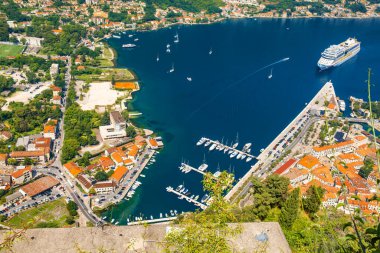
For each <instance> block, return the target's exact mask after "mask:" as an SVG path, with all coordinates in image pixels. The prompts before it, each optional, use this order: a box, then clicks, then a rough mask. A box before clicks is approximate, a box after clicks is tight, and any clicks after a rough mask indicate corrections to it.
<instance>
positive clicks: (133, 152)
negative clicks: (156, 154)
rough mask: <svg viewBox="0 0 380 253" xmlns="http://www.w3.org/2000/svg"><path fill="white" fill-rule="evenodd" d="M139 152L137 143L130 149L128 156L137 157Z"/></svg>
mask: <svg viewBox="0 0 380 253" xmlns="http://www.w3.org/2000/svg"><path fill="white" fill-rule="evenodd" d="M138 152H139V148H138V147H137V146H136V145H133V146H132V147H131V148H130V149H129V151H128V156H133V157H135V156H136V155H137V153H138Z"/></svg>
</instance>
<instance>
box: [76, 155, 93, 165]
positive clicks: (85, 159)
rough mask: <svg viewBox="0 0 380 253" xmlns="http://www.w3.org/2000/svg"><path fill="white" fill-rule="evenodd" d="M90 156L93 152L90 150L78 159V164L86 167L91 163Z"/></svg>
mask: <svg viewBox="0 0 380 253" xmlns="http://www.w3.org/2000/svg"><path fill="white" fill-rule="evenodd" d="M90 157H91V153H90V152H88V151H87V152H85V153H84V154H83V156H82V158H81V159H79V160H78V161H77V163H78V165H79V166H82V167H86V166H88V165H90Z"/></svg>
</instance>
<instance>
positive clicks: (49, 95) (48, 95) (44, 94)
mask: <svg viewBox="0 0 380 253" xmlns="http://www.w3.org/2000/svg"><path fill="white" fill-rule="evenodd" d="M41 96H42V97H43V98H45V99H46V100H47V101H50V99H52V98H53V90H52V89H47V90H44V91H43V92H42V93H41Z"/></svg>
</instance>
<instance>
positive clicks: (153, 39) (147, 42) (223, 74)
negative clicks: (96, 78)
mask: <svg viewBox="0 0 380 253" xmlns="http://www.w3.org/2000/svg"><path fill="white" fill-rule="evenodd" d="M176 32H178V34H179V40H180V42H179V43H178V44H175V43H173V41H174V37H173V36H174V35H175V34H176ZM133 34H135V36H134V37H133V38H129V37H128V36H127V35H128V34H126V35H123V36H122V38H121V39H110V40H109V41H108V42H109V43H110V45H111V46H112V47H114V48H115V50H116V51H117V53H118V60H117V65H118V66H119V67H128V68H131V69H132V70H134V71H135V72H136V74H137V75H138V77H139V79H140V82H141V91H139V92H137V93H135V94H134V96H135V99H134V101H133V103H132V105H130V107H132V108H133V110H138V111H140V112H142V113H143V116H142V117H141V118H139V119H137V120H136V123H137V124H139V125H140V126H143V127H145V128H149V129H152V130H154V131H155V132H157V133H158V134H159V135H161V136H163V139H164V142H165V148H164V149H163V150H162V151H161V152H160V154H159V155H158V156H157V158H156V159H157V162H156V163H155V164H154V165H152V166H149V169H148V170H146V171H144V172H143V174H145V175H146V177H145V178H141V177H140V179H139V181H141V182H142V183H143V185H142V186H141V187H140V188H138V190H137V192H136V194H135V196H134V197H133V199H131V200H130V201H128V202H127V201H124V202H122V203H120V204H119V205H118V206H116V207H115V208H113V209H112V210H111V211H109V212H108V213H107V214H106V215H107V216H108V219H109V220H110V219H115V221H119V222H120V224H125V223H126V219H127V218H128V217H131V216H140V215H144V216H145V217H148V218H149V217H150V215H153V216H154V217H155V218H157V217H158V216H159V214H160V213H163V214H165V213H168V214H169V210H177V211H187V210H194V209H195V206H193V205H192V204H189V203H187V202H186V201H184V200H179V199H177V198H176V197H175V195H174V194H172V193H168V192H166V190H165V188H166V187H167V186H169V185H171V186H174V187H175V186H178V185H179V184H183V183H185V185H186V187H187V188H189V190H190V191H191V192H192V194H195V195H198V194H199V195H201V196H202V195H203V192H202V186H201V180H202V177H201V176H200V175H198V174H195V173H194V172H190V173H189V174H183V173H181V172H180V171H179V169H178V165H179V164H180V162H181V160H182V159H184V160H186V161H188V162H189V163H190V164H191V165H193V166H199V165H200V164H201V162H202V160H203V156H204V155H205V156H206V160H207V163H208V164H209V168H210V171H213V172H214V171H216V170H217V167H218V164H219V166H220V168H221V169H222V170H223V169H226V170H227V169H228V168H232V171H233V172H234V173H235V175H236V178H237V179H239V178H241V177H242V175H244V174H245V173H246V172H247V171H248V169H249V167H250V165H252V163H245V162H242V161H238V160H236V159H233V160H232V159H229V158H228V156H227V155H225V154H223V153H221V152H219V151H213V152H209V151H208V150H207V149H206V148H200V147H197V146H196V145H195V143H196V142H197V141H198V139H199V138H200V137H202V136H206V137H209V138H212V139H219V140H221V139H222V138H223V137H224V140H227V139H228V140H229V142H231V141H232V140H235V138H236V134H237V133H239V142H240V143H241V145H242V144H244V143H246V142H252V143H253V148H252V153H253V154H257V153H258V152H259V150H260V149H261V148H263V147H265V146H266V145H268V144H269V143H270V142H271V140H273V139H274V138H275V136H276V135H277V134H279V133H280V132H281V130H282V129H283V128H284V127H285V126H286V125H287V124H288V123H289V122H290V121H291V120H292V119H293V118H294V117H295V116H296V115H297V114H298V113H299V112H300V111H301V110H302V108H303V106H304V105H305V103H306V102H308V101H309V100H310V99H311V98H312V97H313V96H314V94H315V93H316V92H317V91H318V90H319V89H320V87H321V86H322V85H323V84H324V83H325V82H327V81H329V80H331V81H332V82H333V83H334V86H335V89H336V92H337V94H338V96H340V97H341V98H343V99H345V100H346V102H347V103H348V98H349V96H351V95H352V96H356V97H362V98H366V97H367V94H366V83H365V80H366V79H367V68H368V67H371V68H373V71H374V75H373V83H374V84H375V86H374V87H373V97H374V98H375V99H379V91H380V84H379V81H380V49H379V46H380V20H375V19H368V20H356V19H355V20H354V19H353V20H339V19H293V20H287V19H258V20H253V19H252V20H231V21H226V22H222V23H217V24H212V25H196V26H176V27H172V28H170V29H162V30H159V31H151V32H139V33H133ZM136 37H137V38H139V41H137V42H133V39H134V38H136ZM348 37H356V38H358V39H359V40H360V41H361V42H362V50H361V52H360V53H359V54H358V55H357V56H356V57H354V58H353V59H351V60H349V61H348V62H346V63H345V64H344V65H342V66H340V67H338V68H336V69H333V70H329V71H325V72H322V73H321V72H319V71H317V69H316V63H317V61H318V59H319V57H320V53H321V52H322V51H323V50H324V49H325V48H326V47H328V46H329V45H330V44H333V43H339V42H341V41H343V40H345V39H347V38H348ZM125 43H135V44H137V45H138V46H137V47H136V48H134V49H126V48H122V44H125ZM168 43H170V44H171V53H170V54H167V53H165V50H166V45H167V44H168ZM211 48H212V50H213V54H212V55H209V50H210V49H211ZM157 55H159V58H160V60H159V62H157V61H156V57H157ZM286 57H289V58H290V60H289V61H284V62H281V63H278V64H276V65H274V66H272V67H269V68H265V69H263V70H262V71H259V72H257V70H259V69H261V68H263V67H264V66H267V65H269V64H272V63H274V62H276V61H279V60H281V59H284V58H286ZM172 64H174V68H175V71H174V72H173V73H168V71H169V69H170V68H171V66H172ZM271 68H273V78H272V79H268V75H269V73H270V70H271ZM188 76H191V77H192V80H193V81H192V82H188V81H187V80H186V77H188ZM378 84H379V85H378ZM111 217H112V218H111Z"/></svg>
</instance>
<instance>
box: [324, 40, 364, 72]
mask: <svg viewBox="0 0 380 253" xmlns="http://www.w3.org/2000/svg"><path fill="white" fill-rule="evenodd" d="M359 51H360V42H359V41H358V40H357V39H355V38H348V39H347V40H346V41H344V42H342V43H340V44H339V45H331V46H329V47H328V48H327V49H325V51H323V53H322V56H321V58H320V59H319V61H318V67H319V68H320V69H321V70H325V69H328V68H331V67H336V66H339V65H340V64H342V63H343V62H345V61H347V60H348V59H350V58H352V57H353V56H355V55H356V54H357V53H359Z"/></svg>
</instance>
